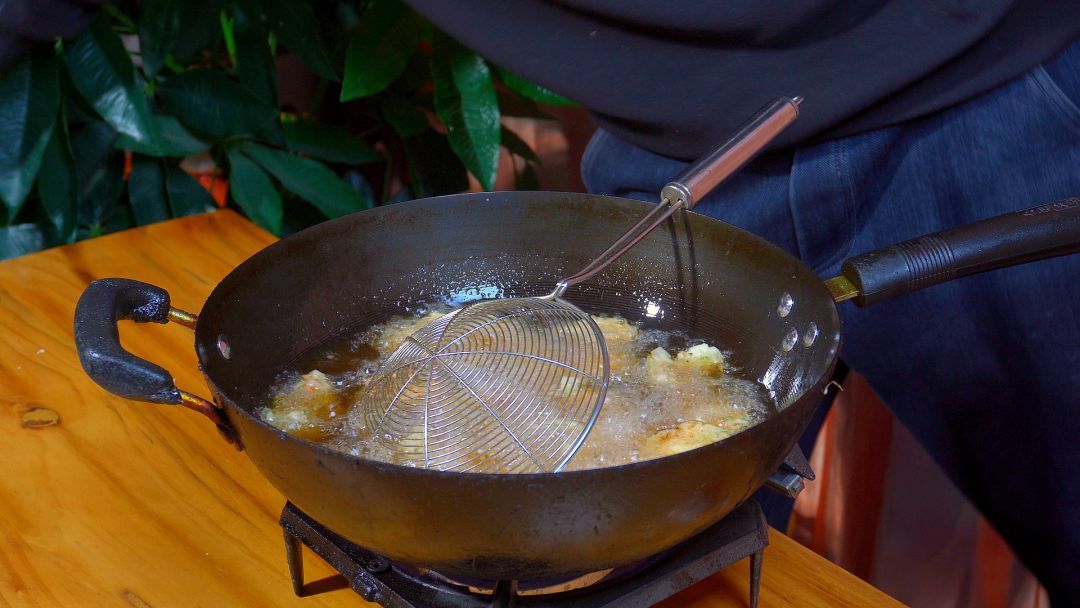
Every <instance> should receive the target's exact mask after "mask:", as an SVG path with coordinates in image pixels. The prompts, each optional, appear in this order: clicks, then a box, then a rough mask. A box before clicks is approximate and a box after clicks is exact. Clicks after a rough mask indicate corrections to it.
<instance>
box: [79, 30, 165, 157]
mask: <svg viewBox="0 0 1080 608" xmlns="http://www.w3.org/2000/svg"><path fill="white" fill-rule="evenodd" d="M64 59H65V61H66V62H67V67H68V74H69V75H70V76H71V81H72V83H74V85H75V88H76V89H78V90H79V93H81V94H82V96H83V97H84V98H85V99H86V101H88V102H89V103H90V105H91V106H92V107H93V108H94V110H96V111H97V113H98V114H99V115H101V117H102V118H104V119H105V122H107V123H109V124H110V125H112V127H113V128H114V129H116V130H117V131H119V132H120V133H124V134H126V135H128V136H130V137H131V138H132V139H134V140H136V141H139V142H144V143H152V142H154V141H155V140H156V139H157V131H156V130H155V128H154V127H155V123H154V122H153V119H152V118H151V117H150V116H151V115H150V107H149V105H148V104H147V101H146V95H144V94H143V87H142V83H141V82H140V81H139V80H138V79H137V78H136V75H135V68H134V67H132V65H131V59H130V58H129V57H128V54H127V51H126V50H124V45H123V44H122V43H121V42H120V38H119V37H118V36H117V35H116V33H115V32H113V31H112V29H110V28H109V22H108V19H107V18H105V17H104V16H99V17H98V19H97V20H96V21H94V23H93V24H92V25H91V26H90V27H89V28H87V29H86V31H84V32H83V33H82V34H80V35H79V37H78V38H76V39H75V40H73V41H72V42H71V44H69V45H68V46H67V47H66V50H65V51H64Z"/></svg>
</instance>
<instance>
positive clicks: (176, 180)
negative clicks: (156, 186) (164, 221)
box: [165, 165, 214, 217]
mask: <svg viewBox="0 0 1080 608" xmlns="http://www.w3.org/2000/svg"><path fill="white" fill-rule="evenodd" d="M165 192H166V193H167V194H168V195H169V207H170V208H171V209H172V214H173V217H182V216H185V215H194V214H196V213H205V212H207V211H212V210H213V209H214V198H213V197H212V196H210V193H209V192H207V191H206V188H203V187H202V184H200V183H199V182H198V180H196V179H195V178H194V177H191V176H190V175H188V174H187V173H186V172H185V171H184V170H183V169H181V168H180V167H177V166H175V165H166V167H165Z"/></svg>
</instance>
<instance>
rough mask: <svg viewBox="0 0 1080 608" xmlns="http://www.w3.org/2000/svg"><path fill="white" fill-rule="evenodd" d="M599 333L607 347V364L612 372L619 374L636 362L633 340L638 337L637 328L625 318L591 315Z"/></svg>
mask: <svg viewBox="0 0 1080 608" xmlns="http://www.w3.org/2000/svg"><path fill="white" fill-rule="evenodd" d="M593 321H596V325H597V327H599V328H600V333H602V334H604V340H605V341H606V342H607V347H608V365H609V368H610V370H611V373H612V374H621V373H623V372H624V371H626V370H628V369H630V368H631V367H632V366H633V365H635V364H636V363H637V359H638V357H637V354H636V353H635V352H634V341H635V340H637V337H638V328H637V327H636V326H634V325H631V324H630V322H629V321H627V320H626V319H622V318H619V317H598V316H596V315H593Z"/></svg>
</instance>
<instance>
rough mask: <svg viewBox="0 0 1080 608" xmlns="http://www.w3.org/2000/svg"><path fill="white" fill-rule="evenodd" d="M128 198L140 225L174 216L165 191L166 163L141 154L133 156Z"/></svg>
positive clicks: (132, 211) (136, 220) (136, 221)
mask: <svg viewBox="0 0 1080 608" xmlns="http://www.w3.org/2000/svg"><path fill="white" fill-rule="evenodd" d="M128 199H129V200H130V201H131V213H132V215H133V216H134V218H135V223H136V224H138V225H140V226H145V225H146V224H153V223H154V222H161V221H164V220H167V219H169V218H170V217H172V216H171V214H170V213H169V201H168V198H167V195H166V193H165V165H164V164H163V163H162V161H161V160H159V159H156V158H147V157H145V156H141V155H135V157H134V158H132V160H131V175H129V176H128Z"/></svg>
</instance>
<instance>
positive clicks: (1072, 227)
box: [825, 197, 1080, 306]
mask: <svg viewBox="0 0 1080 608" xmlns="http://www.w3.org/2000/svg"><path fill="white" fill-rule="evenodd" d="M1077 252H1080V197H1073V198H1068V199H1064V200H1060V201H1057V202H1053V203H1047V204H1045V205H1039V206H1038V207H1032V208H1031V209H1024V210H1023V211H1016V212H1013V213H1006V214H1004V215H999V216H996V217H992V218H989V219H985V220H982V221H978V222H975V223H973V224H968V225H966V226H960V227H959V228H953V229H950V230H943V231H941V232H935V233H934V234H929V235H926V236H921V237H919V238H915V239H911V240H910V241H904V242H902V243H898V244H896V245H892V246H889V247H884V248H882V249H878V250H875V251H871V252H869V253H864V254H862V255H858V256H855V257H853V258H850V259H848V260H847V261H845V262H844V264H843V267H842V268H841V270H840V272H841V275H840V276H838V277H834V278H832V279H829V280H828V281H826V282H825V284H826V285H827V286H828V288H829V291H831V292H832V294H833V299H834V300H836V301H837V302H843V301H844V300H854V301H855V303H856V304H858V305H859V306H868V305H870V304H876V303H877V302H880V301H882V300H887V299H889V298H893V297H896V296H899V295H903V294H906V293H911V292H913V291H918V290H920V289H924V288H926V287H930V286H931V285H937V284H938V283H944V282H945V281H951V280H952V279H955V278H959V277H965V276H968V275H972V274H978V273H980V272H986V271H988V270H994V269H996V268H1004V267H1006V266H1015V265H1017V264H1023V263H1026V262H1034V261H1036V260H1044V259H1047V258H1052V257H1057V256H1060V255H1067V254H1070V253H1077Z"/></svg>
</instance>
